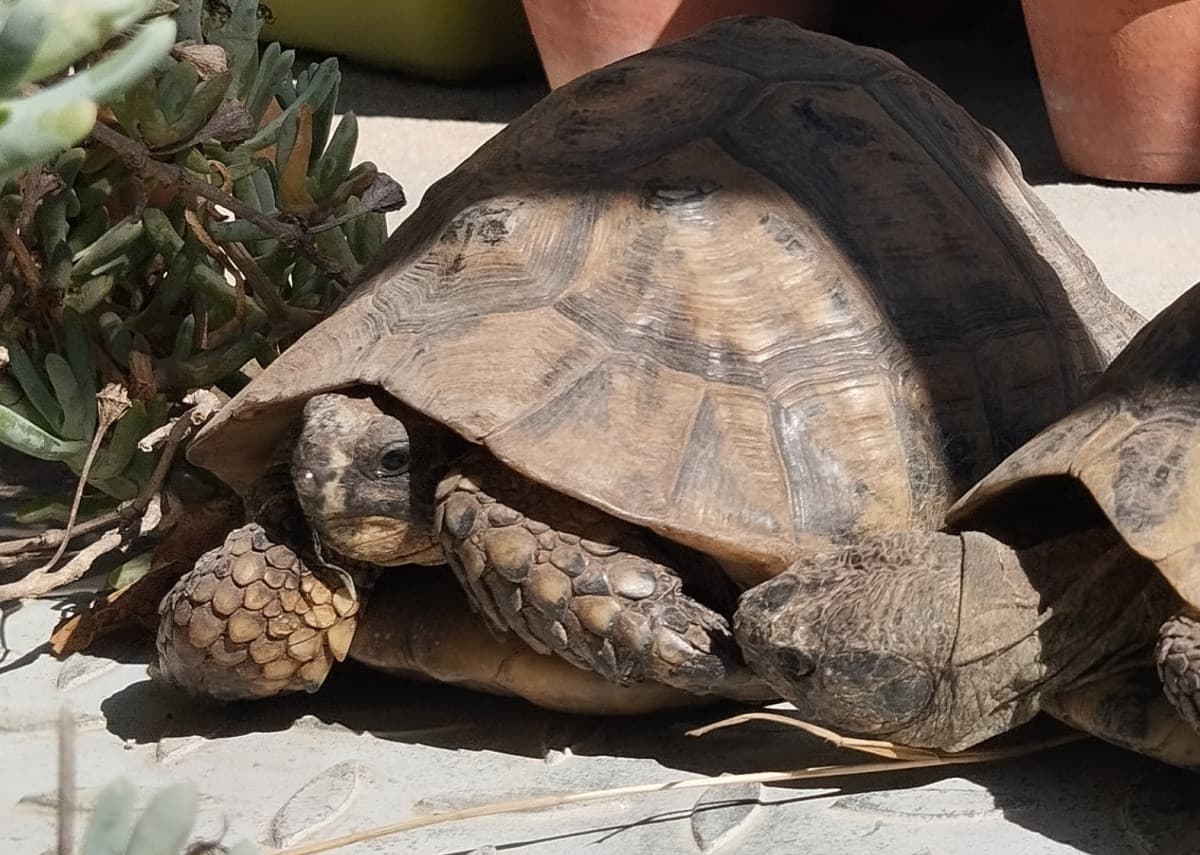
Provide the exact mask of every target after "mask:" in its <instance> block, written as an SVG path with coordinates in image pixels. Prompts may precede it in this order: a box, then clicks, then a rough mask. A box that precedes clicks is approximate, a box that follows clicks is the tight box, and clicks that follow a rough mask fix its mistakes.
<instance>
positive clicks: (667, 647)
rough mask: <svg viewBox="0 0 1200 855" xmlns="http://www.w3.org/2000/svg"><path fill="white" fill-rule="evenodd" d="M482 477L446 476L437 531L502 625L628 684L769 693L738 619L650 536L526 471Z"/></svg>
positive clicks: (488, 613)
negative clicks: (743, 645)
mask: <svg viewBox="0 0 1200 855" xmlns="http://www.w3.org/2000/svg"><path fill="white" fill-rule="evenodd" d="M480 474H481V473H477V472H475V471H474V470H473V471H472V477H471V478H466V477H452V478H450V479H447V481H445V482H443V485H442V487H441V489H439V496H438V498H439V508H438V527H439V530H440V534H441V538H442V543H443V546H444V547H445V551H446V555H447V559H448V561H449V563H450V565H451V567H453V569H454V571H455V574H456V575H457V576H458V577H459V581H460V582H461V583H462V584H463V586H464V587H465V588H466V590H467V592H468V595H469V597H470V600H471V602H472V605H473V606H474V607H475V608H476V609H477V610H478V611H480V612H481V613H482V614H483V615H484V616H485V617H486V618H487V620H488V622H489V624H490V625H491V626H493V627H494V628H495V629H498V630H500V631H501V632H504V631H507V630H512V631H513V632H515V633H516V634H517V635H518V636H519V637H520V638H521V639H522V640H523V641H524V642H525V643H526V644H528V645H529V646H530V647H532V648H533V649H534V650H536V651H537V652H539V653H543V654H548V653H555V654H557V655H559V656H561V657H562V658H563V659H565V660H567V661H568V662H570V663H571V664H573V665H575V666H577V667H579V668H583V669H586V670H590V671H595V672H596V673H597V674H599V675H600V676H602V677H604V678H605V679H607V680H610V681H612V682H615V683H618V684H621V685H629V684H632V683H636V682H640V681H643V680H654V681H657V682H660V683H663V684H665V685H668V686H674V687H675V688H678V689H683V690H685V691H688V692H693V693H696V694H717V695H724V696H727V697H738V698H746V699H751V698H752V699H761V698H763V697H767V696H769V695H770V692H769V691H768V690H767V689H766V688H765V686H764V685H763V684H762V683H761V682H760V681H759V680H758V679H757V678H756V677H754V676H753V675H752V673H751V672H750V671H749V669H747V668H746V667H745V665H744V664H743V663H742V661H741V657H740V654H739V653H738V650H737V647H736V645H735V643H734V641H733V636H732V632H731V631H730V627H729V622H728V621H727V620H726V619H725V618H724V617H723V616H722V615H720V614H718V613H717V612H716V611H714V610H713V609H710V608H708V607H707V606H705V605H703V604H702V603H700V602H698V601H697V600H695V599H693V598H692V597H690V596H689V595H688V594H687V593H685V592H684V590H683V582H682V580H681V579H680V577H679V575H678V573H676V571H675V570H674V569H673V568H671V567H670V566H668V565H666V564H665V563H662V562H660V561H657V560H654V558H650V557H646V556H647V555H654V554H655V551H654V549H653V548H652V546H651V545H650V544H648V543H647V539H646V538H645V537H644V536H643V535H642V534H641V533H640V532H638V531H636V530H635V529H634V528H633V527H632V526H625V525H624V524H623V523H620V522H619V521H616V520H613V519H612V518H610V517H607V516H606V515H604V514H602V513H600V512H599V511H596V510H594V509H592V508H590V507H587V506H584V505H582V504H581V503H578V502H573V501H572V500H570V499H567V498H565V497H563V496H561V495H557V494H552V493H549V492H547V491H543V490H542V489H541V488H539V487H538V486H536V485H533V484H530V483H528V482H524V481H522V480H521V479H520V478H519V477H518V476H513V475H509V474H507V473H505V472H501V471H497V470H489V471H487V472H486V474H484V477H477V476H479V475H480ZM478 484H486V485H487V489H486V491H485V489H483V488H481V487H480V486H478ZM493 493H495V494H498V495H500V496H503V497H504V498H505V499H510V498H515V499H517V501H515V502H513V503H512V504H513V505H516V504H519V506H520V507H522V508H524V509H525V510H526V511H529V512H531V513H533V514H534V516H532V517H531V516H529V515H527V514H525V513H521V512H519V511H517V510H515V509H514V507H513V506H512V505H510V504H509V503H508V502H507V501H501V500H499V499H498V498H497V495H493ZM574 532H580V533H586V534H585V535H584V536H581V534H577V533H574ZM589 538H595V539H589Z"/></svg>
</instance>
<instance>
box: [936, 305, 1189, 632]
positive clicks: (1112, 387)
mask: <svg viewBox="0 0 1200 855" xmlns="http://www.w3.org/2000/svg"><path fill="white" fill-rule="evenodd" d="M1063 476H1066V477H1069V478H1073V479H1075V480H1077V481H1078V482H1079V483H1080V484H1082V485H1083V487H1084V488H1085V489H1086V490H1087V491H1088V492H1089V493H1090V494H1091V496H1092V498H1093V499H1095V502H1096V504H1097V505H1098V506H1099V508H1100V510H1101V511H1102V512H1103V513H1104V515H1105V517H1106V518H1107V519H1108V522H1109V523H1111V524H1112V526H1113V527H1114V528H1115V529H1116V530H1117V532H1118V534H1120V535H1121V537H1122V538H1123V539H1124V540H1125V542H1126V543H1128V544H1129V546H1130V547H1132V548H1133V549H1134V550H1135V551H1136V552H1138V553H1139V554H1140V555H1142V556H1144V557H1145V558H1148V559H1150V560H1151V561H1153V562H1154V563H1155V564H1156V565H1157V566H1158V568H1159V569H1160V570H1161V571H1162V573H1163V575H1164V576H1165V577H1166V578H1167V581H1168V582H1170V583H1171V585H1172V587H1174V588H1175V590H1176V591H1177V592H1178V593H1179V595H1180V596H1181V597H1182V598H1183V599H1184V600H1185V601H1186V602H1187V603H1188V604H1189V605H1191V606H1192V607H1193V608H1200V523H1198V516H1200V285H1194V286H1192V288H1191V289H1189V290H1188V291H1187V292H1186V293H1184V294H1183V296H1181V297H1180V298H1179V299H1177V300H1176V301H1175V302H1174V303H1172V304H1171V305H1170V306H1168V307H1167V308H1165V309H1163V311H1162V312H1160V313H1159V314H1158V316H1156V317H1155V318H1154V319H1153V320H1152V321H1150V323H1148V324H1146V326H1145V327H1143V328H1142V330H1141V331H1140V332H1139V333H1138V334H1137V335H1136V336H1135V337H1134V339H1133V341H1131V342H1130V343H1129V346H1128V347H1127V348H1126V349H1125V350H1124V351H1123V352H1122V353H1121V354H1120V355H1119V356H1118V357H1117V358H1116V359H1115V360H1114V361H1113V363H1112V365H1111V366H1110V367H1109V369H1108V371H1106V372H1105V374H1104V376H1103V377H1102V378H1101V379H1100V382H1099V383H1098V384H1097V385H1096V389H1095V392H1094V394H1093V395H1092V396H1091V398H1089V399H1088V401H1086V402H1085V403H1084V404H1083V405H1082V406H1080V407H1079V409H1077V410H1076V411H1075V412H1073V413H1071V414H1070V415H1069V416H1067V417H1066V418H1064V419H1063V420H1062V421H1060V422H1057V423H1055V424H1053V425H1051V426H1050V427H1048V428H1047V429H1046V430H1044V431H1043V432H1042V433H1040V434H1038V436H1037V437H1035V438H1034V439H1033V440H1031V441H1030V442H1029V443H1028V444H1026V445H1025V446H1023V447H1022V448H1021V449H1019V450H1018V451H1017V452H1015V453H1014V454H1013V455H1012V456H1011V457H1009V458H1008V459H1007V460H1005V461H1004V462H1003V463H1001V464H1000V466H998V467H996V469H995V470H994V471H993V472H991V473H990V474H989V475H988V476H987V477H986V478H984V479H983V481H982V482H981V483H980V484H979V485H978V486H977V487H976V488H974V489H973V490H971V491H970V492H969V493H968V494H967V495H966V496H964V497H963V498H962V500H961V501H960V502H959V503H958V504H957V505H956V506H955V507H954V508H953V509H952V511H951V520H952V522H953V523H954V524H956V525H958V526H969V525H971V523H972V520H973V518H975V516H976V515H977V514H979V513H980V512H981V511H982V510H983V509H984V508H985V507H987V506H989V505H991V504H992V503H993V502H994V501H995V500H997V499H1000V498H1001V497H1005V496H1009V495H1012V494H1014V493H1016V492H1017V491H1018V490H1023V491H1024V493H1023V495H1024V496H1026V497H1028V496H1030V495H1031V494H1030V493H1029V490H1030V489H1033V490H1038V489H1042V488H1043V487H1047V486H1051V484H1052V482H1051V480H1050V479H1057V478H1061V477H1063Z"/></svg>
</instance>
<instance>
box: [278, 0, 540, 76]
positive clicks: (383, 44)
mask: <svg viewBox="0 0 1200 855" xmlns="http://www.w3.org/2000/svg"><path fill="white" fill-rule="evenodd" d="M266 5H267V6H268V7H269V9H270V13H271V15H270V18H269V20H268V23H267V25H266V26H265V27H264V28H263V35H262V37H263V38H264V39H266V40H268V41H280V42H283V43H284V44H285V45H289V46H292V47H304V48H311V49H313V50H318V51H322V52H324V53H335V54H341V55H343V56H347V57H350V58H351V59H355V60H359V61H361V62H364V63H368V64H370V65H375V66H380V67H383V68H391V69H398V70H401V71H406V72H409V73H411V74H416V75H420V76H422V77H429V78H433V79H435V80H442V81H446V82H462V81H468V80H482V79H487V78H495V77H504V76H512V75H515V74H520V73H524V72H527V71H529V70H531V69H536V67H537V51H536V49H535V48H534V44H533V37H532V36H531V35H530V34H529V25H528V23H526V20H525V13H524V11H523V10H522V9H521V3H520V0H487V1H486V2H480V0H336V2H331V0H266Z"/></svg>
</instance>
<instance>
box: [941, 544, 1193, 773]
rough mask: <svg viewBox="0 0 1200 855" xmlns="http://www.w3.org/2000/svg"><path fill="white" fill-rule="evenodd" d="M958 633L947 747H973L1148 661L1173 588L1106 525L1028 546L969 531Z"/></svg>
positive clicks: (951, 666)
mask: <svg viewBox="0 0 1200 855" xmlns="http://www.w3.org/2000/svg"><path fill="white" fill-rule="evenodd" d="M962 538H963V547H964V549H963V574H962V596H961V599H960V602H961V606H960V615H959V633H958V638H957V639H956V641H955V644H954V651H953V656H952V659H951V661H950V662H949V663H948V667H947V670H946V674H947V676H948V678H949V679H948V680H947V685H946V687H945V694H946V698H947V702H946V704H945V708H946V709H947V710H948V711H949V714H948V715H947V716H946V724H945V726H946V727H947V729H948V731H947V732H949V733H952V734H953V735H954V738H953V739H952V740H951V741H950V743H949V744H947V745H946V746H945V747H946V748H947V749H950V750H958V749H961V748H967V747H969V746H970V745H973V744H975V743H977V742H980V741H982V740H984V739H987V738H989V737H991V736H994V735H996V734H998V733H1001V732H1003V731H1004V730H1007V729H1009V728H1011V727H1015V726H1016V725H1018V724H1021V723H1023V722H1025V721H1027V720H1029V719H1030V718H1032V717H1033V716H1034V715H1035V714H1036V713H1037V712H1038V711H1039V710H1040V709H1041V708H1042V707H1043V699H1048V698H1051V697H1053V696H1056V695H1059V694H1062V693H1064V692H1069V691H1071V690H1073V689H1075V688H1078V687H1080V686H1083V685H1086V684H1088V683H1090V682H1092V681H1095V680H1102V679H1104V678H1106V677H1108V676H1110V675H1112V674H1116V673H1120V672H1122V671H1127V670H1128V668H1129V667H1130V665H1131V663H1134V662H1141V663H1142V664H1143V665H1144V666H1145V667H1147V668H1150V667H1152V664H1153V658H1152V651H1153V645H1154V642H1155V640H1156V638H1157V633H1158V628H1159V626H1160V625H1161V623H1162V621H1163V620H1164V619H1166V617H1167V616H1168V615H1169V614H1170V613H1171V612H1172V610H1173V608H1174V600H1175V596H1174V594H1173V593H1172V592H1171V590H1170V588H1169V587H1168V586H1167V584H1166V582H1165V581H1164V580H1163V579H1162V577H1161V575H1160V574H1159V573H1158V571H1157V570H1156V569H1155V567H1154V565H1153V564H1152V563H1150V562H1149V561H1147V560H1146V559H1144V558H1142V557H1141V556H1139V555H1137V554H1136V553H1134V552H1133V551H1132V550H1130V549H1129V547H1128V546H1127V545H1126V544H1125V542H1124V541H1123V540H1122V539H1121V538H1120V537H1119V536H1118V535H1117V533H1116V532H1115V531H1113V530H1112V529H1111V528H1109V527H1108V526H1100V527H1097V528H1090V529H1083V530H1079V531H1074V532H1070V533H1066V534H1062V535H1059V536H1057V537H1055V538H1052V539H1050V540H1047V541H1045V542H1044V543H1040V544H1036V545H1033V546H1030V547H1028V548H1025V549H1020V550H1015V549H1011V548H1009V547H1007V546H1005V545H1004V544H1002V543H1000V542H999V541H997V540H994V539H993V538H991V537H989V536H988V535H986V534H982V533H979V532H965V533H964V534H963V535H962Z"/></svg>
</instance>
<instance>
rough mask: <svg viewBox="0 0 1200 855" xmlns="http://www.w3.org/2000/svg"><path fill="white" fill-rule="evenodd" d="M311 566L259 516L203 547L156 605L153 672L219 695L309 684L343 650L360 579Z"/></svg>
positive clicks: (244, 695)
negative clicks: (351, 583) (354, 581)
mask: <svg viewBox="0 0 1200 855" xmlns="http://www.w3.org/2000/svg"><path fill="white" fill-rule="evenodd" d="M332 575H333V574H325V573H322V574H320V575H318V574H316V573H314V572H313V571H312V570H311V569H310V568H309V567H308V566H307V565H306V564H305V563H304V561H302V560H301V558H300V557H299V556H297V555H296V553H295V552H293V551H292V550H291V549H290V548H289V547H287V546H283V545H282V544H278V543H275V542H274V541H273V540H272V538H271V537H269V536H268V534H267V532H266V530H264V529H263V527H262V526H261V525H259V524H257V523H251V524H249V525H246V526H243V527H242V528H239V529H236V530H235V531H233V532H232V533H230V535H229V536H228V537H227V538H226V540H225V543H224V545H223V546H221V547H219V548H217V549H213V550H210V551H209V552H207V553H205V554H204V555H203V556H201V558H200V560H199V561H197V562H196V565H195V566H194V567H193V568H192V570H191V571H189V572H188V573H187V574H186V575H184V576H183V578H181V579H180V580H179V582H177V583H176V585H175V587H174V588H172V589H171V591H170V593H168V594H167V596H166V597H165V598H164V599H163V601H162V605H161V606H160V607H159V615H160V620H159V626H158V639H157V647H158V662H157V663H156V664H155V665H154V666H152V668H151V673H152V676H154V677H155V678H157V679H160V680H164V681H166V682H168V683H172V684H174V685H177V686H180V687H182V688H183V689H185V690H187V691H188V692H190V693H192V694H195V695H201V696H207V697H212V698H216V699H219V700H239V699H249V698H264V697H269V696H271V695H277V694H282V693H284V692H294V691H307V692H313V691H316V689H317V688H318V687H319V686H320V685H321V683H322V682H324V680H325V677H326V675H327V674H328V673H329V669H330V667H332V665H333V663H334V662H339V661H341V660H342V659H344V658H345V656H346V653H347V651H348V650H349V648H350V643H351V640H352V639H353V637H354V632H355V627H356V625H357V622H358V615H359V609H360V605H361V603H360V600H359V598H360V597H361V596H362V589H361V586H355V590H353V591H352V590H351V589H350V588H349V587H348V586H347V585H346V584H344V582H342V581H341V580H338V579H336V577H335V578H330V577H331V576H332Z"/></svg>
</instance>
